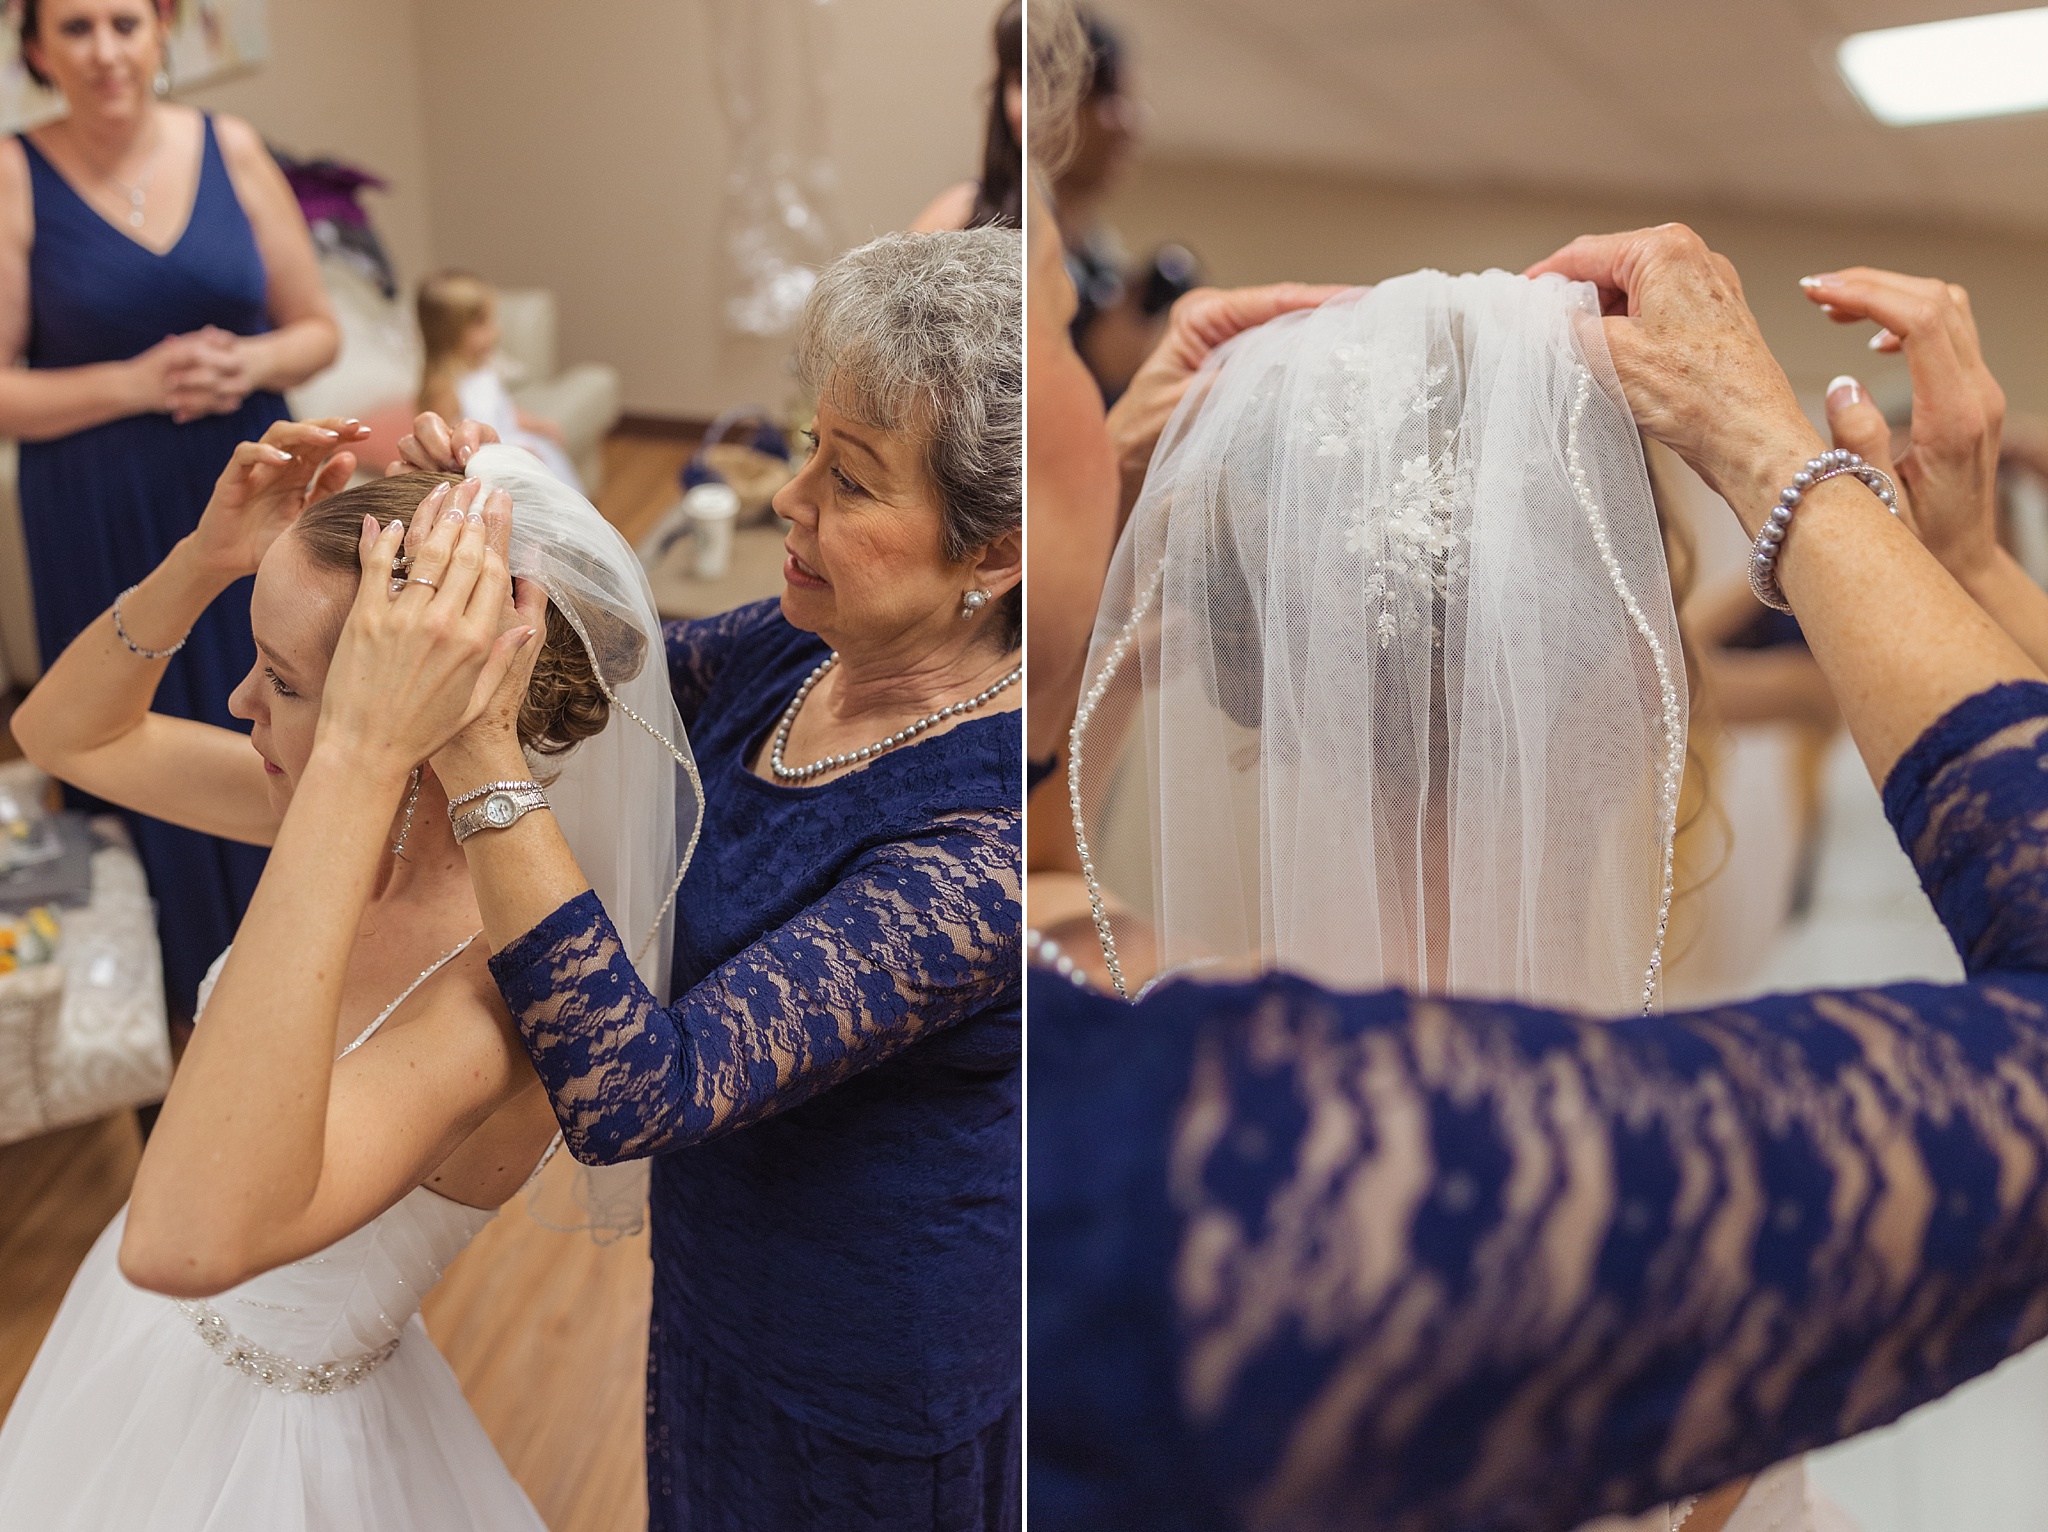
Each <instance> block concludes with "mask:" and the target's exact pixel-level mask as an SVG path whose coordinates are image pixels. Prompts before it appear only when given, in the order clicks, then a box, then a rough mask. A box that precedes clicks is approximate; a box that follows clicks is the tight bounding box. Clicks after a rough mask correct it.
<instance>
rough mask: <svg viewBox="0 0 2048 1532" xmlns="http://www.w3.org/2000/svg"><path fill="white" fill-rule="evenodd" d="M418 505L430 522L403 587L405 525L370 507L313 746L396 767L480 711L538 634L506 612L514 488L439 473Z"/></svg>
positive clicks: (383, 768)
mask: <svg viewBox="0 0 2048 1532" xmlns="http://www.w3.org/2000/svg"><path fill="white" fill-rule="evenodd" d="M413 514H414V519H415V520H420V519H425V520H426V521H427V524H428V527H429V531H428V532H427V535H426V538H425V540H424V541H423V542H422V543H421V545H420V548H419V551H418V552H417V553H416V554H415V555H414V556H413V562H412V567H411V570H410V573H409V575H408V577H407V579H406V581H405V582H404V583H403V584H401V585H400V586H399V588H398V589H397V590H395V591H394V590H393V589H392V577H391V569H392V563H393V561H394V560H395V559H396V558H397V556H398V553H399V549H400V546H401V544H402V542H403V540H404V537H403V534H404V528H403V527H401V526H400V524H399V523H398V522H396V521H393V522H392V523H390V525H388V526H385V527H381V528H380V527H378V526H377V524H376V521H375V520H374V519H373V518H371V517H367V516H366V517H364V518H363V540H362V560H363V577H362V583H361V584H360V585H359V586H358V588H357V590H356V599H355V604H354V605H353V606H352V607H351V608H350V609H349V614H348V620H347V621H346V622H345V623H344V624H343V625H342V630H341V640H340V642H339V643H338V644H336V646H335V650H334V659H333V661H332V663H331V664H330V665H329V667H328V671H327V683H326V686H325V688H324V691H323V693H322V696H321V701H320V722H319V729H318V734H317V736H316V748H318V747H321V746H325V747H328V748H333V749H341V750H346V751H347V752H349V754H350V755H351V757H352V758H354V759H355V760H356V761H358V762H360V763H362V764H363V765H364V766H365V767H366V768H367V769H370V770H373V771H380V772H385V773H390V774H393V775H398V774H403V773H405V772H408V771H410V770H411V769H412V768H413V767H414V766H416V765H418V764H419V763H420V762H421V761H424V760H426V759H427V758H428V757H430V756H432V755H433V754H434V753H435V752H436V751H438V750H439V749H441V747H442V746H443V745H445V744H447V743H448V741H449V740H450V739H452V738H453V737H454V736H455V735H456V734H457V733H459V732H460V731H461V730H462V729H463V728H464V727H465V726H466V725H468V724H470V723H472V722H474V721H475V720H476V719H477V718H478V717H479V716H480V715H481V714H482V713H483V712H484V710H485V708H486V707H487V706H488V705H489V704H490V703H491V701H492V699H493V698H494V697H495V696H496V695H497V693H498V691H499V689H500V687H501V685H502V683H503V682H504V679H505V675H506V673H507V671H509V670H510V669H511V668H512V664H513V661H514V659H515V658H516V656H517V654H518V652H519V650H520V648H521V646H522V645H530V646H531V645H532V641H533V640H534V639H535V637H536V636H537V629H536V627H535V626H532V625H528V624H524V623H520V622H517V621H508V613H511V612H512V607H511V601H510V597H511V593H512V578H511V575H510V574H509V573H508V572H507V569H506V565H505V551H506V548H507V546H508V545H509V543H510V540H511V532H512V499H511V496H509V495H507V494H506V493H505V492H504V491H503V490H488V491H487V490H485V489H484V487H483V486H482V485H481V484H479V483H477V482H476V481H474V480H471V481H470V482H468V483H465V484H459V485H447V484H440V485H436V486H435V487H434V489H433V490H432V491H431V492H430V493H429V494H428V495H427V497H426V498H425V499H424V500H422V501H421V502H420V506H419V509H418V510H417V511H415V512H414V513H413ZM514 615H516V614H514ZM533 647H537V646H533ZM528 665H529V667H530V665H531V661H529V662H528Z"/></svg>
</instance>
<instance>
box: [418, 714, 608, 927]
mask: <svg viewBox="0 0 2048 1532" xmlns="http://www.w3.org/2000/svg"><path fill="white" fill-rule="evenodd" d="M434 771H435V774H436V775H437V776H439V777H440V779H441V787H442V789H443V790H444V791H445V792H446V793H447V794H448V801H449V802H451V803H453V802H454V801H455V800H456V799H457V798H460V797H461V796H463V794H465V793H468V792H471V791H473V790H474V789H476V788H479V787H482V786H483V785H484V784H485V783H486V782H524V781H529V780H531V779H532V776H533V771H532V768H531V767H529V766H528V765H527V763H526V753H525V752H524V751H523V750H521V749H520V748H519V744H518V742H517V741H516V740H511V739H494V740H483V741H477V742H474V743H470V744H463V743H458V744H455V745H451V746H449V747H448V748H447V749H445V750H443V751H442V752H441V753H440V754H439V755H437V756H436V757H435V758H434ZM462 850H463V853H464V855H465V856H467V858H468V859H469V880H470V882H471V884H472V885H474V887H475V889H476V902H477V910H478V913H480V914H481V915H482V916H483V922H484V940H485V941H486V942H488V943H489V944H490V949H491V951H493V952H503V951H504V950H505V949H506V948H507V947H509V946H511V945H512V944H513V943H514V942H515V941H517V940H518V939H519V938H520V937H522V936H524V935H525V934H526V933H527V932H529V931H531V930H532V929H533V928H534V927H535V926H537V925H539V924H540V923H541V922H542V921H543V920H545V919H546V918H547V917H548V916H549V915H551V914H552V913H554V911H556V910H558V909H560V908H561V907H562V906H563V905H565V904H567V903H568V902H569V901H570V900H571V899H574V898H575V897H576V896H577V895H578V894H580V893H583V892H584V891H585V890H586V889H588V888H589V887H590V880H589V879H588V878H586V877H584V875H583V869H582V868H580V867H578V866H577V865H576V856H575V853H573V852H572V851H570V849H569V843H568V841H566V840H565V839H563V837H562V828H561V826H560V825H558V824H557V823H556V822H555V816H554V815H553V814H551V813H541V812H535V813H530V814H527V815H525V816H524V817H522V818H521V819H520V820H519V821H518V822H517V823H515V824H513V825H512V826H511V827H510V828H509V829H504V830H485V831H482V832H480V833H478V834H476V835H472V836H471V837H470V838H469V839H468V840H466V841H464V842H463V843H462Z"/></svg>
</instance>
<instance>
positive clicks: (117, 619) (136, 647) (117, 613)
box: [114, 585, 192, 660]
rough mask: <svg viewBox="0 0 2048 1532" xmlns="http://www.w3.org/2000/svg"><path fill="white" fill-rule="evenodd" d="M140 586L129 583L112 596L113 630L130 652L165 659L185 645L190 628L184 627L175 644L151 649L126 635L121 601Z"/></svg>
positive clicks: (147, 657) (151, 658) (144, 656)
mask: <svg viewBox="0 0 2048 1532" xmlns="http://www.w3.org/2000/svg"><path fill="white" fill-rule="evenodd" d="M141 588H142V587H141V586H139V585H131V586H129V587H128V588H127V589H126V590H124V591H122V592H121V594H120V595H118V596H116V597H115V598H114V631H115V632H116V633H118V634H120V635H121V642H122V643H124V644H126V645H127V646H128V647H129V649H130V650H131V651H132V652H134V653H136V654H139V655H141V656H142V657H143V658H144V659H145V660H167V659H169V658H170V657H171V656H172V655H174V654H176V653H177V652H178V651H179V650H180V649H182V648H184V647H185V638H190V637H191V636H192V630H191V629H189V628H188V629H186V630H185V638H181V639H179V640H178V641H177V642H176V643H175V644H173V645H171V647H170V648H168V649H151V648H148V647H146V646H145V645H142V644H138V643H137V642H135V640H134V639H132V638H130V637H129V636H128V630H127V628H125V627H123V626H122V625H121V603H122V602H124V601H126V600H127V599H128V598H129V597H130V596H132V595H134V594H135V593H136V592H137V591H138V590H140V589H141Z"/></svg>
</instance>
